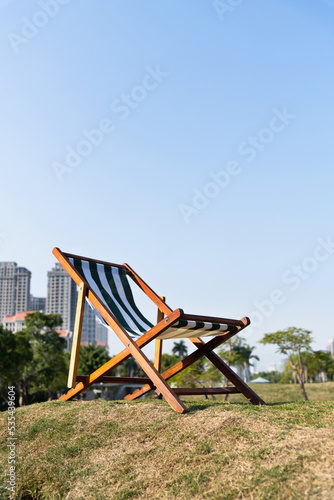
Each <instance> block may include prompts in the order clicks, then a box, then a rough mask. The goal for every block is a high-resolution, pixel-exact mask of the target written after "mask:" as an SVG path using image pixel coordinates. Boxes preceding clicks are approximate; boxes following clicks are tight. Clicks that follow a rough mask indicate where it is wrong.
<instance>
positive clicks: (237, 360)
mask: <svg viewBox="0 0 334 500" xmlns="http://www.w3.org/2000/svg"><path fill="white" fill-rule="evenodd" d="M254 349H255V347H251V346H250V345H248V344H244V345H235V346H234V347H233V357H234V360H233V366H240V367H241V370H242V371H243V374H244V380H245V382H249V380H250V372H249V367H250V366H253V365H252V363H251V362H250V360H251V359H256V360H257V361H259V357H258V356H256V355H255V354H252V352H253V351H254Z"/></svg>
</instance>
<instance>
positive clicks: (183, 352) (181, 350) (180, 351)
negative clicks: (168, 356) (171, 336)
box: [172, 340, 188, 359]
mask: <svg viewBox="0 0 334 500" xmlns="http://www.w3.org/2000/svg"><path fill="white" fill-rule="evenodd" d="M172 353H173V354H175V355H176V356H177V357H178V358H180V359H183V358H184V357H185V356H187V354H188V347H187V346H186V343H185V341H184V340H180V341H179V342H174V346H173V349H172Z"/></svg>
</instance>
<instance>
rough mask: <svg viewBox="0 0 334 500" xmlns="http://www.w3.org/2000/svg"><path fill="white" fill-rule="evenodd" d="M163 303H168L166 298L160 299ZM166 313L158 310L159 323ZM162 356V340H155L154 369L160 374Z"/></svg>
mask: <svg viewBox="0 0 334 500" xmlns="http://www.w3.org/2000/svg"><path fill="white" fill-rule="evenodd" d="M160 298H161V300H162V301H163V302H165V301H166V297H160ZM164 316H165V315H164V313H163V312H162V311H160V309H158V314H157V323H159V322H160V321H162V320H163V319H164ZM161 354H162V339H155V349H154V368H155V369H156V370H157V371H158V372H160V371H161Z"/></svg>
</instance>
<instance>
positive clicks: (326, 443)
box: [0, 383, 334, 500]
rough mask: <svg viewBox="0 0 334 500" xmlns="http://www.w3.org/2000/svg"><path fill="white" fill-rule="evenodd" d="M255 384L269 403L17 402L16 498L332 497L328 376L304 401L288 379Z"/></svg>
mask: <svg viewBox="0 0 334 500" xmlns="http://www.w3.org/2000/svg"><path fill="white" fill-rule="evenodd" d="M256 390H258V391H259V394H260V395H261V397H263V398H264V399H265V400H267V401H268V402H269V403H271V405H269V406H266V407H254V406H252V405H249V404H247V402H245V401H246V400H245V399H243V400H242V401H243V403H241V402H238V401H236V398H237V396H234V398H232V397H231V398H230V400H229V401H228V402H222V401H218V400H212V399H210V400H205V399H203V398H198V399H197V400H194V399H187V405H188V407H189V408H190V412H189V413H188V414H185V415H179V414H176V413H174V412H173V410H171V408H170V407H169V406H168V405H167V403H165V402H164V401H156V400H153V399H146V400H142V401H135V402H128V403H126V402H124V401H121V402H119V401H102V400H95V401H91V402H83V401H73V402H59V401H52V402H48V403H41V404H35V405H31V406H28V407H23V408H19V409H18V410H17V414H16V428H17V438H18V440H17V464H16V465H17V481H16V495H15V498H18V499H30V498H36V499H37V498H47V499H49V498H50V499H63V498H64V499H65V498H66V499H68V500H69V499H101V500H102V499H109V498H110V499H113V500H123V499H128V498H134V499H145V500H146V499H174V498H175V499H176V498H177V499H186V500H189V499H216V500H218V499H219V500H223V499H224V500H225V499H226V500H227V499H243V498H252V499H263V500H264V499H305V498H314V499H328V500H332V499H333V498H334V383H327V384H314V385H313V387H311V386H308V390H309V396H310V399H313V401H311V402H308V403H305V402H303V401H293V400H296V399H297V398H299V389H298V387H295V386H282V385H269V384H268V385H265V384H263V385H261V386H260V385H257V386H256ZM286 391H288V392H286ZM287 396H288V397H287ZM316 396H317V397H318V400H316ZM319 399H320V400H319ZM321 399H322V401H321ZM240 401H241V399H240ZM0 418H1V431H0V439H1V463H2V468H3V474H2V478H3V477H4V474H6V473H7V472H8V470H7V469H8V465H7V458H8V449H7V447H6V438H7V432H6V427H7V422H6V419H7V414H6V412H3V413H2V414H1V415H0ZM3 485H4V483H2V485H1V486H0V488H2V489H1V490H0V496H1V498H7V497H8V495H7V493H6V490H5V489H4V486H3Z"/></svg>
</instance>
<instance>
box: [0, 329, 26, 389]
mask: <svg viewBox="0 0 334 500" xmlns="http://www.w3.org/2000/svg"><path fill="white" fill-rule="evenodd" d="M0 352H1V357H0V393H1V396H2V397H3V398H4V399H7V387H8V386H9V385H18V383H19V380H20V379H21V378H22V376H23V371H24V368H25V366H26V365H27V364H28V363H29V362H30V361H31V360H32V356H33V354H32V348H31V345H30V340H29V336H28V335H27V334H26V333H24V332H17V333H15V334H14V333H12V332H10V331H8V330H5V329H4V328H3V326H2V325H1V324H0Z"/></svg>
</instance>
